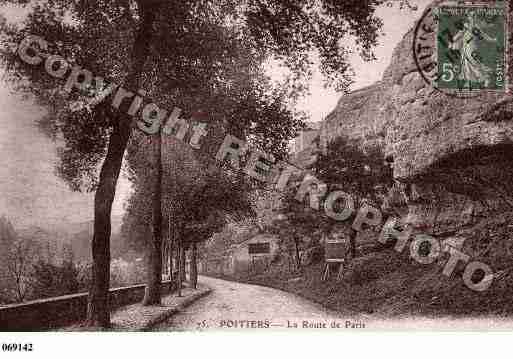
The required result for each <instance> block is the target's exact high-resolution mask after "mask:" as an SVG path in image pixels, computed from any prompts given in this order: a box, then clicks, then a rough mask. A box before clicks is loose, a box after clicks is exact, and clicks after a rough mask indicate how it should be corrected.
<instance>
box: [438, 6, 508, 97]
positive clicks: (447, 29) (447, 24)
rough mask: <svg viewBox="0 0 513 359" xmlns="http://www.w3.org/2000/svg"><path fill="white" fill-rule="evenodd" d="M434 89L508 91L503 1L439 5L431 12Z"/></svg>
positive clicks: (505, 19) (504, 8) (505, 14)
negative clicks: (434, 32) (434, 30)
mask: <svg viewBox="0 0 513 359" xmlns="http://www.w3.org/2000/svg"><path fill="white" fill-rule="evenodd" d="M434 17H435V18H436V20H437V21H436V23H437V24H438V26H437V36H436V39H437V41H436V46H437V49H436V51H437V64H438V76H437V78H436V80H435V82H436V87H437V88H439V89H445V90H449V91H450V90H456V91H458V90H459V91H462V90H463V91H472V90H490V91H498V92H502V91H505V90H506V89H507V76H506V75H507V71H506V66H507V59H506V56H507V7H506V5H505V4H504V2H495V3H465V4H463V5H461V4H458V5H441V6H438V7H437V8H436V9H434Z"/></svg>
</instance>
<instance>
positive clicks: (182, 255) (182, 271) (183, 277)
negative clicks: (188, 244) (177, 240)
mask: <svg viewBox="0 0 513 359" xmlns="http://www.w3.org/2000/svg"><path fill="white" fill-rule="evenodd" d="M185 253H186V252H185V246H184V245H183V244H182V245H181V246H180V270H179V274H180V281H181V282H182V283H183V282H185V281H186V280H187V277H186V275H185V260H186V256H185Z"/></svg>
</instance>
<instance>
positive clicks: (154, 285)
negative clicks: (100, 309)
mask: <svg viewBox="0 0 513 359" xmlns="http://www.w3.org/2000/svg"><path fill="white" fill-rule="evenodd" d="M153 141H154V145H155V146H154V151H155V168H156V171H157V174H156V178H155V188H154V190H153V216H152V218H153V241H152V243H151V246H150V255H149V267H148V282H147V284H146V291H145V293H144V299H143V305H155V304H160V296H161V286H162V138H161V131H159V133H158V134H156V135H155V137H154V138H153Z"/></svg>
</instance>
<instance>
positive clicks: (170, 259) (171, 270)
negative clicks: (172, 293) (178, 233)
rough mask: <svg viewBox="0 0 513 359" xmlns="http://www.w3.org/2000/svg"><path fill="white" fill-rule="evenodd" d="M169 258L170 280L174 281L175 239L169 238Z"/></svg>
mask: <svg viewBox="0 0 513 359" xmlns="http://www.w3.org/2000/svg"><path fill="white" fill-rule="evenodd" d="M168 259H169V281H170V282H171V283H173V279H174V278H173V241H172V240H171V238H170V239H169V248H168Z"/></svg>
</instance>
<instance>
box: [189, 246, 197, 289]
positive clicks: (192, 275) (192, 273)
mask: <svg viewBox="0 0 513 359" xmlns="http://www.w3.org/2000/svg"><path fill="white" fill-rule="evenodd" d="M196 260H197V246H196V242H193V243H192V248H191V264H190V269H189V279H190V282H191V287H192V288H193V289H196V288H197V286H198V264H197V262H196Z"/></svg>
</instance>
